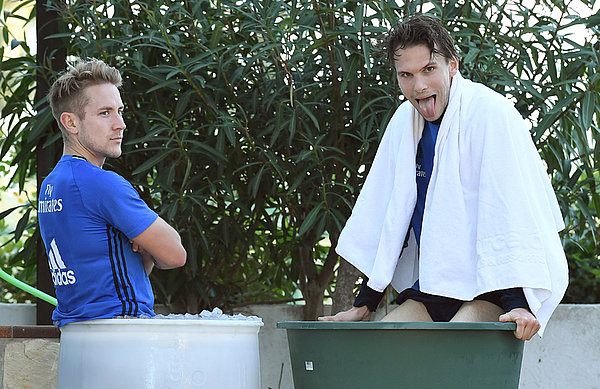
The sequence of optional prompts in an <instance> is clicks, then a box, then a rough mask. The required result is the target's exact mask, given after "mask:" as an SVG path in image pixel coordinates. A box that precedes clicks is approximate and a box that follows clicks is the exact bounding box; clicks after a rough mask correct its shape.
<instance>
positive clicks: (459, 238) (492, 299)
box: [319, 15, 567, 340]
mask: <svg viewBox="0 0 600 389" xmlns="http://www.w3.org/2000/svg"><path fill="white" fill-rule="evenodd" d="M386 49H387V54H388V58H389V59H390V61H391V62H392V63H393V66H394V70H395V72H396V77H397V81H398V84H399V86H400V89H401V90H402V93H403V94H404V96H405V97H406V98H407V99H408V101H409V102H410V105H412V107H414V109H413V108H412V107H411V106H410V105H409V104H408V103H406V102H405V103H404V104H402V105H401V106H400V107H399V108H398V110H397V112H396V114H395V115H394V117H393V118H392V119H391V121H390V124H389V125H388V128H387V129H386V133H385V135H384V138H383V139H382V142H381V145H380V147H379V149H378V152H377V156H376V157H375V161H374V162H373V165H372V168H371V171H370V172H369V176H368V177H367V180H366V182H365V185H364V187H363V189H362V191H361V194H360V196H359V198H358V200H357V203H356V205H355V207H354V209H353V212H352V216H351V218H350V219H349V220H348V222H347V223H346V226H345V227H344V230H343V231H342V233H341V236H340V239H339V242H338V246H337V247H336V251H337V252H338V254H340V255H341V256H342V257H343V258H345V259H346V260H348V261H349V262H351V263H352V264H353V265H355V266H356V267H357V268H359V269H360V270H361V271H362V272H363V273H364V274H365V278H364V282H363V285H362V287H361V290H360V292H359V295H358V297H357V298H356V300H355V302H354V304H353V307H352V308H351V309H350V310H348V311H344V312H339V313H338V314H336V315H334V316H325V317H320V318H319V320H324V321H357V320H359V321H360V320H370V317H371V313H372V312H373V311H375V309H376V307H377V305H378V304H379V302H380V301H381V299H382V297H383V295H384V293H383V290H384V289H385V287H386V286H387V284H389V283H390V282H391V283H392V285H393V286H394V287H395V288H396V290H398V292H399V295H398V297H397V299H396V303H397V304H398V307H396V308H395V309H394V310H392V311H391V312H390V313H389V314H388V315H387V316H385V317H384V318H383V320H384V321H504V322H516V323H517V330H516V331H515V336H516V337H517V338H519V339H523V340H529V339H531V337H532V336H533V335H534V334H536V333H537V332H538V331H539V330H540V326H541V325H540V321H542V324H545V323H546V322H547V319H548V318H549V316H550V314H551V313H552V311H553V310H554V308H555V307H556V305H557V304H558V301H560V299H561V298H562V295H563V294H564V291H565V289H566V282H567V281H566V279H567V271H566V260H565V259H564V252H563V251H562V247H561V246H560V240H559V239H558V234H557V230H560V229H561V223H562V220H558V219H560V212H559V211H557V209H558V205H557V202H556V198H555V196H554V193H553V191H552V189H551V186H550V184H549V180H548V177H547V175H546V174H545V171H538V170H536V169H538V165H540V166H541V163H539V162H540V161H539V155H538V154H537V152H536V151H535V147H532V146H533V143H532V142H531V138H530V137H529V134H528V132H527V130H526V127H525V126H524V125H523V123H524V122H523V120H522V118H521V117H520V115H519V114H518V112H516V110H514V108H513V107H512V105H511V104H510V103H509V102H508V101H507V100H506V99H505V98H504V97H502V96H500V95H498V94H496V93H495V92H493V91H491V90H489V89H487V88H486V87H484V86H482V85H480V84H475V83H472V82H470V81H468V80H465V79H463V78H462V77H461V75H460V74H459V72H458V54H457V52H456V50H455V47H454V42H453V40H452V38H451V36H450V34H449V33H448V32H447V31H446V30H445V29H444V27H443V26H442V25H441V24H440V23H439V21H438V20H437V19H435V18H433V17H430V16H426V15H417V16H414V17H412V18H410V19H408V20H407V21H405V22H403V23H400V24H399V25H398V26H397V28H396V29H395V30H393V31H392V32H391V33H390V35H389V36H388V39H387V42H386ZM496 106H498V107H499V108H496ZM415 110H416V112H415ZM479 112H484V113H479ZM506 117H509V119H504V118H506ZM479 120H481V123H479V122H478V121H479ZM494 121H496V122H497V125H496V123H494ZM511 121H512V122H511ZM505 122H506V123H507V124H504V123H505ZM513 123H514V125H513ZM513 128H518V130H513ZM488 134H491V135H488ZM496 134H499V135H496ZM438 135H439V136H438ZM506 138H510V141H506V142H505V141H504V140H503V139H506ZM496 139H500V140H499V141H497V140H496ZM505 143H506V145H505ZM521 148H523V149H524V150H525V151H524V152H523V153H522V154H524V155H527V158H529V159H527V161H526V162H524V161H525V160H523V161H519V160H518V159H519V158H520V157H514V158H515V160H516V162H515V163H514V164H513V163H512V161H511V160H510V158H511V156H512V154H516V155H519V153H520V152H514V153H513V151H514V150H520V149H521ZM415 149H416V150H415ZM411 152H412V153H414V154H411ZM413 155H414V157H413ZM497 156H499V157H497ZM503 158H506V161H508V162H506V164H505V166H503V163H504V160H503ZM513 165H514V166H517V169H516V170H515V171H517V172H518V171H520V170H525V171H526V172H525V173H514V174H513V172H511V170H510V169H511V167H512V166H513ZM530 165H531V166H530ZM413 166H414V168H415V170H416V178H415V176H414V175H412V178H411V174H414V173H411V169H413ZM527 169H530V170H531V172H529V171H527ZM519 174H522V175H523V176H525V177H529V175H531V176H532V177H534V179H531V181H534V182H532V183H531V185H532V187H533V188H532V189H531V190H530V188H529V187H528V186H527V181H529V179H527V178H525V179H523V180H522V181H524V183H520V184H519V182H520V181H519V180H515V179H513V176H514V177H516V176H518V175H519ZM415 180H416V188H414V189H413V188H412V186H413V185H414V184H415ZM537 180H539V184H538V182H537ZM411 181H412V182H411ZM488 181H489V182H488ZM536 186H537V188H536ZM490 188H491V189H490ZM538 188H542V189H538ZM521 189H522V190H523V191H522V192H519V191H520V190H521ZM511 191H516V193H520V194H521V197H525V198H526V197H533V198H536V197H535V196H539V198H543V199H544V200H543V201H539V203H547V205H546V206H547V208H544V206H541V208H542V209H541V211H540V214H541V215H552V214H553V215H558V217H556V219H557V220H553V219H552V220H551V219H548V218H546V219H543V220H542V218H544V217H545V216H538V214H536V213H535V212H529V209H531V208H534V207H537V206H538V205H537V203H538V202H536V201H534V203H536V205H534V206H532V205H531V204H524V205H523V204H521V202H522V200H521V199H519V198H515V197H514V196H513V197H511V195H510V194H506V195H505V194H504V192H506V193H510V192H511ZM415 192H416V193H415ZM532 193H533V194H532ZM515 196H519V195H515ZM430 197H431V198H430ZM406 204H409V205H408V206H407V205H406ZM412 204H414V206H413V205H412ZM522 209H525V210H526V211H521V210H522ZM497 214H498V216H496V215H497ZM503 214H510V215H511V217H512V218H513V219H514V223H513V222H512V220H513V219H510V220H509V219H508V217H506V216H505V215H503ZM504 220H507V221H506V223H504ZM555 224H556V225H555ZM540 225H542V226H544V227H540V228H539V231H540V232H539V233H538V232H537V231H533V232H531V231H532V230H536V228H538V227H537V226H540ZM521 227H523V228H522V229H521V230H519V228H521ZM513 230H514V231H524V232H523V233H521V234H519V233H515V232H513ZM490 231H492V232H490ZM530 232H531V236H533V238H531V239H530V238H529V234H530ZM520 235H522V236H520ZM525 235H527V237H526V236H525ZM488 237H489V238H488ZM537 242H539V245H540V246H539V247H536V244H537ZM557 242H558V243H557ZM544 252H552V254H548V255H545V254H543V253H544ZM411 253H412V255H413V257H414V258H416V260H415V262H416V265H412V263H411V261H409V260H408V259H406V258H405V257H410V256H411ZM398 257H400V258H398ZM528 273H529V274H528ZM542 273H543V274H544V275H543V276H539V277H538V276H536V275H535V274H542ZM398 286H400V288H399V287H398ZM526 295H527V297H526ZM539 296H543V297H539ZM549 296H552V297H549ZM530 302H531V304H532V307H533V308H534V311H536V312H538V313H539V315H540V317H541V319H540V320H538V317H536V315H534V314H533V313H532V309H531V308H530ZM544 304H545V305H544ZM542 330H543V328H542ZM540 332H541V331H540Z"/></svg>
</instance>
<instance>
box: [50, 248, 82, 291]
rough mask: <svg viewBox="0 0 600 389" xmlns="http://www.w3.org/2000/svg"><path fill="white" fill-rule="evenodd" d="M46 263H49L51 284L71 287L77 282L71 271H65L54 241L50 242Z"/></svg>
mask: <svg viewBox="0 0 600 389" xmlns="http://www.w3.org/2000/svg"><path fill="white" fill-rule="evenodd" d="M48 262H50V272H52V282H54V285H55V286H57V285H63V286H67V285H73V284H74V283H75V282H77V279H76V278H75V273H74V272H73V270H66V268H67V267H66V266H65V263H64V262H63V260H62V257H61V256H60V252H59V251H58V246H57V245H56V241H55V240H54V239H52V242H50V251H48Z"/></svg>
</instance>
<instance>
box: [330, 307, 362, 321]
mask: <svg viewBox="0 0 600 389" xmlns="http://www.w3.org/2000/svg"><path fill="white" fill-rule="evenodd" d="M318 320H319V321H371V311H369V308H367V306H366V305H363V306H362V307H352V308H350V309H349V310H347V311H343V312H338V313H337V314H335V315H333V316H321V317H319V318H318Z"/></svg>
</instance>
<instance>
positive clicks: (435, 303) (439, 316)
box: [396, 288, 502, 321]
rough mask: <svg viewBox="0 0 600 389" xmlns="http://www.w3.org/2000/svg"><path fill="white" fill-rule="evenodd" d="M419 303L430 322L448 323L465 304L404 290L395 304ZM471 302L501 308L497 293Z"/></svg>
mask: <svg viewBox="0 0 600 389" xmlns="http://www.w3.org/2000/svg"><path fill="white" fill-rule="evenodd" d="M409 299H410V300H414V301H419V302H421V303H423V305H425V308H427V312H428V313H429V316H431V320H433V321H450V319H452V318H453V317H454V315H456V312H458V310H459V308H460V307H461V306H462V305H463V304H464V303H465V302H466V301H463V300H457V299H453V298H450V297H443V296H436V295H433V294H427V293H423V292H421V291H420V290H416V289H412V288H409V289H405V290H403V291H402V292H401V293H400V294H399V295H398V297H396V303H397V304H398V305H400V304H402V303H403V302H405V301H406V300H409ZM473 300H484V301H489V302H490V303H492V304H496V305H497V306H498V307H500V308H502V303H501V302H500V294H499V293H498V292H489V293H484V294H482V295H479V296H477V297H475V298H474V299H473Z"/></svg>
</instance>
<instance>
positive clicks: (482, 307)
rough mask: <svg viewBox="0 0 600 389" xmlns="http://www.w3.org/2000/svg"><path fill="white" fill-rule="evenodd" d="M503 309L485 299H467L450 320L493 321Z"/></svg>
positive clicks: (496, 319)
mask: <svg viewBox="0 0 600 389" xmlns="http://www.w3.org/2000/svg"><path fill="white" fill-rule="evenodd" d="M503 313H504V311H503V310H502V308H500V307H499V306H497V305H496V304H493V303H490V302H489V301H485V300H473V301H467V302H465V303H464V304H463V305H461V307H460V308H459V309H458V312H456V315H454V317H453V318H452V320H450V321H462V322H495V321H498V318H499V317H500V315H502V314H503Z"/></svg>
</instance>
